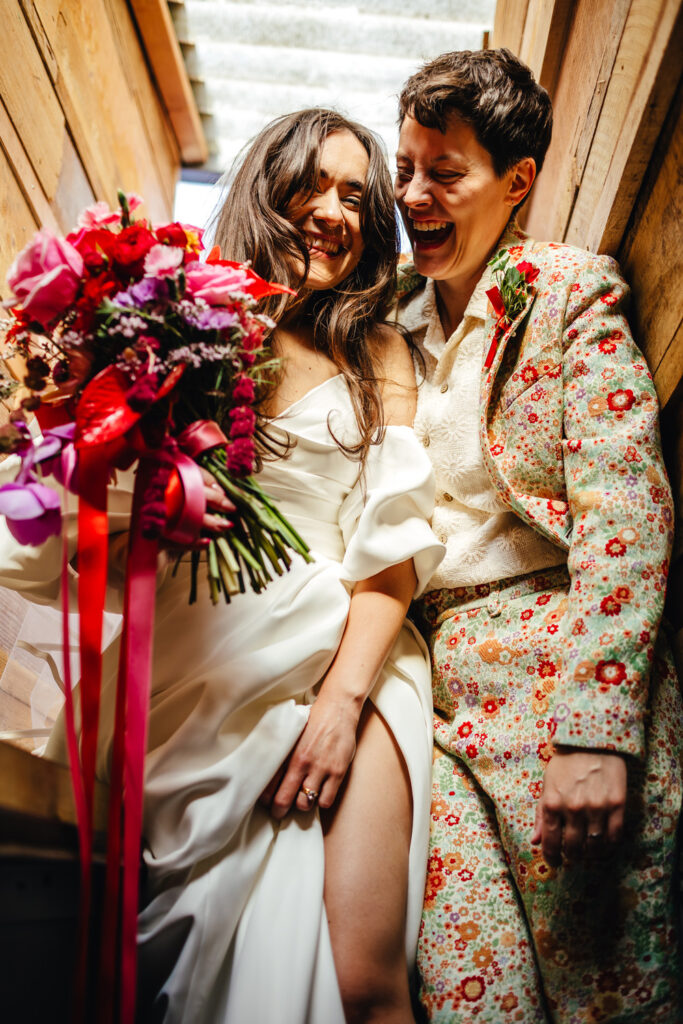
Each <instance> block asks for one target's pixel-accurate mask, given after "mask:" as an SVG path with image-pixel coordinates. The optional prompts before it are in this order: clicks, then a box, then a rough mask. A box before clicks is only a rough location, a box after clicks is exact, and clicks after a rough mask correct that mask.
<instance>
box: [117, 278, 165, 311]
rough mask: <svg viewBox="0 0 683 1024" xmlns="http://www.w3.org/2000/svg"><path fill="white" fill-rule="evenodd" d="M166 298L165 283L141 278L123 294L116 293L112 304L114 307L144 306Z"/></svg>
mask: <svg viewBox="0 0 683 1024" xmlns="http://www.w3.org/2000/svg"><path fill="white" fill-rule="evenodd" d="M166 298H168V285H167V284H166V282H165V281H161V280H157V279H155V278H149V277H143V279H142V281H138V282H137V284H133V285H131V286H130V288H128V290H127V291H125V292H118V293H117V294H116V295H115V296H114V298H113V299H112V302H113V303H114V305H115V306H144V305H145V303H146V302H157V301H158V300H159V299H166Z"/></svg>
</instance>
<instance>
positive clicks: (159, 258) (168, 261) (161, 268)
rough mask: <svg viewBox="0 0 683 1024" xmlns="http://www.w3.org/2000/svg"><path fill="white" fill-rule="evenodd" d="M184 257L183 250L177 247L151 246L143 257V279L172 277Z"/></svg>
mask: <svg viewBox="0 0 683 1024" xmlns="http://www.w3.org/2000/svg"><path fill="white" fill-rule="evenodd" d="M184 256H185V250H184V249H178V248H177V246H174V245H153V246H152V248H151V249H150V250H149V252H148V253H147V255H146V256H145V277H156V278H160V279H162V280H163V278H165V277H173V275H174V274H175V272H176V270H177V269H178V267H179V266H180V264H181V263H182V262H183V258H184Z"/></svg>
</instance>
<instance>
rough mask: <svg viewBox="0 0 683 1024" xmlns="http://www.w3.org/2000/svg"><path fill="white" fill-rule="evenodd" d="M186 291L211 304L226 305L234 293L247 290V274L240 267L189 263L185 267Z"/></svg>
mask: <svg viewBox="0 0 683 1024" xmlns="http://www.w3.org/2000/svg"><path fill="white" fill-rule="evenodd" d="M185 276H186V281H187V285H186V291H187V294H188V295H191V296H192V297H193V298H195V299H204V300H205V301H206V302H208V303H209V305H211V306H227V305H229V303H230V302H231V301H232V299H233V297H234V296H235V295H242V294H245V293H248V292H249V275H248V274H247V271H246V270H244V269H243V268H242V267H223V266H220V265H218V264H211V263H199V262H193V263H189V264H188V265H187V267H186V268H185Z"/></svg>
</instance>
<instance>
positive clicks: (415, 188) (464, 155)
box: [395, 116, 533, 282]
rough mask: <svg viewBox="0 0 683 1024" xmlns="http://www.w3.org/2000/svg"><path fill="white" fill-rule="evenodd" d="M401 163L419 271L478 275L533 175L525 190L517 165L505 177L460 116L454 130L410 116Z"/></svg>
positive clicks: (400, 183) (400, 182) (438, 276)
mask: <svg viewBox="0 0 683 1024" xmlns="http://www.w3.org/2000/svg"><path fill="white" fill-rule="evenodd" d="M532 163H533V162H532ZM396 165H397V168H398V172H397V175H396V184H395V196H396V202H397V203H398V207H399V209H400V211H401V215H402V217H403V220H404V222H405V225H406V228H407V231H408V235H409V237H410V242H411V245H412V247H413V256H414V261H415V268H416V269H417V271H418V273H420V274H423V275H424V276H425V277H431V278H434V280H436V281H453V282H457V281H463V282H465V281H469V280H474V279H476V278H478V277H479V276H480V274H481V272H482V271H483V269H484V266H485V265H486V261H487V260H488V259H489V257H490V255H491V252H492V250H493V248H494V246H495V244H496V242H497V241H498V239H499V237H500V235H501V234H502V231H503V228H504V227H505V225H506V223H507V221H508V219H509V217H510V213H511V212H512V208H513V207H514V206H515V205H516V203H518V202H519V201H520V200H521V198H523V196H524V194H525V193H526V191H528V188H529V187H530V184H531V182H529V184H528V185H527V186H526V187H525V188H522V189H521V191H520V188H519V181H518V174H517V168H514V167H513V168H512V169H511V170H509V171H507V172H506V173H505V174H504V175H503V176H502V178H499V177H497V176H496V173H495V171H494V169H493V162H492V160H491V155H490V153H489V152H488V150H487V149H485V148H484V147H483V146H482V145H481V144H480V143H479V141H478V140H477V137H476V135H475V133H474V130H473V128H472V127H471V126H470V125H468V124H466V123H465V122H464V121H462V120H460V118H458V117H457V116H453V117H452V118H451V119H450V122H449V127H448V129H447V131H446V132H441V131H439V129H438V128H425V127H424V126H423V125H421V124H419V123H418V122H417V121H416V120H415V119H414V118H412V117H406V118H405V119H404V121H403V124H402V126H401V134H400V138H399V148H398V153H397V156H396ZM531 180H533V173H532V175H531Z"/></svg>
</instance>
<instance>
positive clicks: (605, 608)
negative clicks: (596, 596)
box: [600, 594, 621, 615]
mask: <svg viewBox="0 0 683 1024" xmlns="http://www.w3.org/2000/svg"><path fill="white" fill-rule="evenodd" d="M600 611H601V612H602V613H603V615H618V614H619V612H620V611H621V605H620V604H619V602H618V601H617V600H616V598H615V597H613V596H612V594H608V595H607V597H603V599H602V601H601V602H600Z"/></svg>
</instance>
